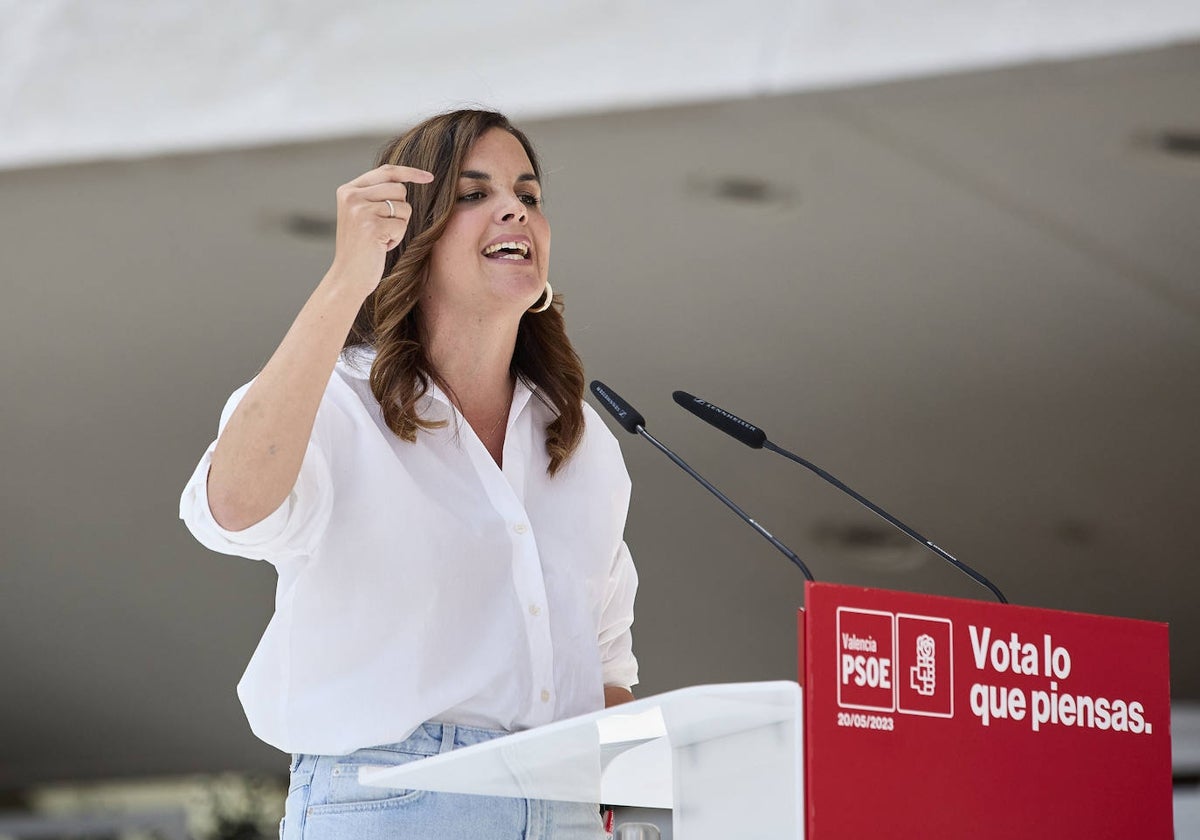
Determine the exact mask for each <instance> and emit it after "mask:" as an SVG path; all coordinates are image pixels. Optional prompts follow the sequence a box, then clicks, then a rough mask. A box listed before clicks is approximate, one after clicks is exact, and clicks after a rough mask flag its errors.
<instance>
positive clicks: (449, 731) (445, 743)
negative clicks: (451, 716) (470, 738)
mask: <svg viewBox="0 0 1200 840" xmlns="http://www.w3.org/2000/svg"><path fill="white" fill-rule="evenodd" d="M454 732H455V730H454V724H453V723H443V724H442V748H441V749H440V750H438V752H439V753H448V752H450V750H452V749H454Z"/></svg>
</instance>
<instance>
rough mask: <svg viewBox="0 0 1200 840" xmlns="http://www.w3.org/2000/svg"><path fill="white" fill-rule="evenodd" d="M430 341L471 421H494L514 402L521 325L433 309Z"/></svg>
mask: <svg viewBox="0 0 1200 840" xmlns="http://www.w3.org/2000/svg"><path fill="white" fill-rule="evenodd" d="M430 310H432V311H429V310H427V311H426V312H425V317H424V326H425V340H426V343H427V344H426V346H427V348H428V352H429V360H430V362H431V363H432V364H433V368H434V370H436V371H437V372H438V375H440V376H441V377H442V379H444V380H445V382H446V385H448V386H449V387H450V390H451V393H452V397H453V399H455V400H456V401H457V403H458V409H459V410H460V411H462V412H463V414H465V415H466V416H467V418H468V420H475V419H483V418H484V417H485V416H493V415H495V414H496V413H497V411H499V410H500V409H502V407H503V406H506V405H507V404H508V402H509V400H510V399H511V398H512V389H513V381H512V373H511V368H512V357H513V350H514V348H515V347H516V344H517V326H518V324H519V323H520V320H519V319H517V320H513V319H512V318H505V317H500V316H491V317H482V316H478V315H475V314H472V315H469V316H461V315H460V316H457V317H456V316H454V315H453V314H452V313H448V312H445V311H439V310H438V309H437V307H436V306H435V307H430Z"/></svg>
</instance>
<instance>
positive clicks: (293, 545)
mask: <svg viewBox="0 0 1200 840" xmlns="http://www.w3.org/2000/svg"><path fill="white" fill-rule="evenodd" d="M251 384H252V383H247V384H246V385H244V386H242V387H241V388H239V389H238V390H237V391H234V393H233V395H232V396H231V397H230V398H229V400H228V402H226V404H225V409H224V411H222V412H221V422H220V425H219V427H218V432H217V439H218V440H219V439H220V435H221V432H223V431H224V430H225V426H226V424H227V423H228V422H229V418H230V417H231V416H232V415H233V411H234V409H236V408H237V406H238V404H239V403H240V402H241V400H242V398H243V397H244V396H245V395H246V392H247V391H248V390H249V388H250V385H251ZM328 413H329V409H328V407H327V406H326V405H325V403H324V402H323V403H322V406H321V408H320V409H319V410H318V412H317V422H316V423H314V427H313V434H312V436H311V437H310V439H309V443H308V447H307V449H306V450H305V453H304V460H303V462H302V464H301V466H300V473H299V475H298V476H297V477H296V483H295V484H294V485H293V487H292V491H291V492H290V493H289V494H288V497H287V498H286V499H284V500H283V502H282V503H281V504H280V505H279V507H278V508H276V509H275V510H274V511H273V512H272V513H270V514H268V515H267V516H266V518H264V519H262V520H261V521H259V522H256V523H255V524H253V525H251V526H250V527H248V528H244V529H242V530H240V531H230V530H228V529H226V528H222V527H221V526H220V525H218V524H217V521H216V519H215V518H214V517H213V514H212V509H211V508H210V507H209V504H208V472H209V468H210V467H211V466H212V455H213V451H214V450H215V449H216V447H217V441H215V440H214V441H213V442H212V443H211V444H209V447H208V449H207V450H206V451H205V453H204V456H203V457H202V458H201V459H200V463H199V464H197V465H196V469H195V471H194V472H193V473H192V477H191V478H190V479H188V482H187V485H186V486H185V487H184V489H183V494H182V496H181V497H180V499H179V518H180V519H182V520H183V521H184V524H186V525H187V528H188V530H189V531H191V532H192V535H193V536H194V537H195V538H196V539H197V540H198V541H199V542H200V543H201V544H202V545H204V546H205V547H206V548H209V549H212V550H213V551H218V552H221V553H222V554H233V555H236V556H239V557H247V558H250V559H252V560H270V561H278V560H285V559H288V558H291V557H297V556H302V555H308V554H311V553H312V551H313V549H314V547H315V546H316V543H317V541H318V540H319V539H320V537H321V534H322V533H323V532H324V530H325V527H326V525H327V524H328V523H329V516H330V513H331V512H332V510H333V482H332V478H331V475H330V469H329V455H328V453H327V452H326V451H325V439H326V438H327V437H328V433H327V430H326V429H325V428H324V427H325V426H327V425H328V422H327V419H326V418H325V417H323V415H325V414H328Z"/></svg>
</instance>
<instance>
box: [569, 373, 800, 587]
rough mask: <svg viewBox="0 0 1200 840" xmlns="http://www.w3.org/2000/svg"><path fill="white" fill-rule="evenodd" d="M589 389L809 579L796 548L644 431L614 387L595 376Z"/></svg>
mask: <svg viewBox="0 0 1200 840" xmlns="http://www.w3.org/2000/svg"><path fill="white" fill-rule="evenodd" d="M591 389H592V393H593V394H595V395H596V399H598V400H600V404H601V405H602V406H604V407H605V408H606V409H607V410H608V413H609V414H611V415H612V416H613V418H614V419H615V420H616V421H617V422H618V423H619V424H620V425H621V428H622V429H624V430H625V431H627V432H629V433H630V434H634V435H641V436H642V437H644V438H645V439H646V440H648V441H650V443H651V444H653V446H654V448H655V449H657V450H658V451H659V452H662V453H663V454H664V455H666V456H667V457H668V458H670V459H671V460H672V461H674V462H675V463H676V464H677V465H678V466H679V468H680V469H682V470H683V471H684V472H686V473H687V474H688V475H690V476H691V477H692V478H694V479H696V481H698V482H700V484H702V485H703V486H704V489H706V490H707V491H708V492H710V493H712V494H713V495H714V496H716V497H717V498H718V499H720V500H721V501H722V502H724V503H725V505H726V507H728V508H729V509H730V510H732V511H733V512H734V513H736V514H737V515H738V516H739V517H741V519H742V521H743V522H745V523H746V524H748V525H749V526H750V527H751V528H753V529H754V530H755V531H758V533H759V534H761V535H762V536H763V537H764V538H765V539H766V540H767V542H769V543H771V545H773V546H775V548H777V549H779V551H781V552H782V553H783V555H784V556H785V557H787V559H789V560H791V561H792V562H793V563H795V564H796V566H797V568H799V569H800V572H801V574H803V575H804V578H805V579H806V580H813V576H812V572H810V571H809V570H808V566H806V565H804V561H803V560H801V559H800V558H799V557H797V556H796V552H794V551H792V550H791V549H790V548H788V547H787V546H786V545H784V544H783V543H781V542H780V541H779V540H777V539H775V537H774V536H772V535H771V532H770V531H768V530H767V529H766V528H764V527H763V526H761V525H759V524H758V523H757V522H755V521H754V520H753V519H751V518H750V516H749V515H748V514H747V513H746V512H745V511H744V510H742V509H741V508H740V507H738V506H737V505H736V504H735V503H734V502H733V500H732V499H730V498H729V497H728V496H726V495H725V494H724V493H722V492H721V491H720V490H718V489H717V488H716V487H714V486H713V485H712V484H711V483H710V482H709V481H708V480H707V479H706V478H704V476H702V475H700V473H698V472H696V471H695V470H694V469H692V468H691V467H690V466H689V465H688V464H687V462H686V461H684V460H683V459H682V458H680V457H679V456H678V455H676V454H675V453H674V452H672V451H671V450H670V449H668V448H667V447H666V446H665V445H664V444H662V443H660V442H659V441H658V440H656V439H655V438H654V436H653V435H652V434H650V433H649V432H647V431H646V421H645V419H644V418H643V417H642V415H641V414H639V413H638V411H637V409H635V408H634V407H633V406H631V405H630V404H629V403H627V402H625V400H623V399H621V397H620V396H618V395H617V393H616V392H615V391H613V390H612V389H611V388H609V387H608V386H607V385H605V384H604V383H603V382H600V381H599V380H596V381H593V382H592V385H591Z"/></svg>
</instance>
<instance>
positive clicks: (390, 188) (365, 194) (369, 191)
mask: <svg viewBox="0 0 1200 840" xmlns="http://www.w3.org/2000/svg"><path fill="white" fill-rule="evenodd" d="M356 191H357V193H358V195H359V196H360V197H362V198H363V199H364V200H366V201H380V202H382V201H386V200H388V199H391V200H392V202H394V203H397V204H398V203H399V202H401V201H407V200H408V187H406V186H404V184H402V183H399V182H398V181H388V182H386V183H383V184H375V185H374V186H371V187H357V188H356ZM385 212H386V209H385Z"/></svg>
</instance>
